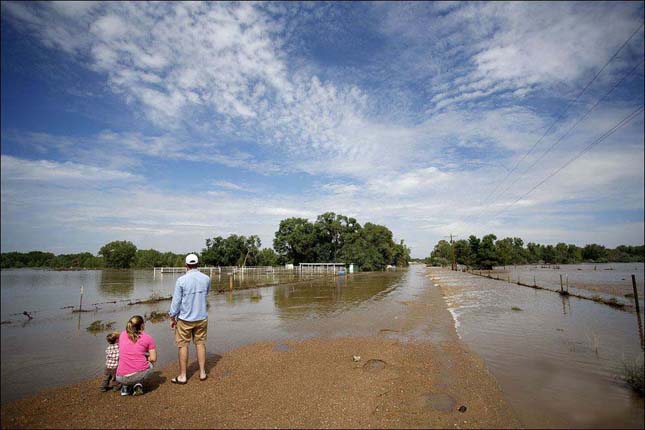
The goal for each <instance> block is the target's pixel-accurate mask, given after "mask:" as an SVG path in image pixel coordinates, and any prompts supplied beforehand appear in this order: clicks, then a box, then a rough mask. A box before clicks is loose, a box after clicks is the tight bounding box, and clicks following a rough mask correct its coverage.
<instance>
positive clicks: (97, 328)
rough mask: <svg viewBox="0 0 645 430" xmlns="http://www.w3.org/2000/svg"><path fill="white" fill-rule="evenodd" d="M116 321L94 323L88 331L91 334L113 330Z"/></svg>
mask: <svg viewBox="0 0 645 430" xmlns="http://www.w3.org/2000/svg"><path fill="white" fill-rule="evenodd" d="M115 322H116V321H106V322H103V321H101V320H97V321H94V322H93V323H92V324H90V325H89V327H87V331H89V332H90V333H100V332H102V331H105V330H112V326H113V325H114V323H115Z"/></svg>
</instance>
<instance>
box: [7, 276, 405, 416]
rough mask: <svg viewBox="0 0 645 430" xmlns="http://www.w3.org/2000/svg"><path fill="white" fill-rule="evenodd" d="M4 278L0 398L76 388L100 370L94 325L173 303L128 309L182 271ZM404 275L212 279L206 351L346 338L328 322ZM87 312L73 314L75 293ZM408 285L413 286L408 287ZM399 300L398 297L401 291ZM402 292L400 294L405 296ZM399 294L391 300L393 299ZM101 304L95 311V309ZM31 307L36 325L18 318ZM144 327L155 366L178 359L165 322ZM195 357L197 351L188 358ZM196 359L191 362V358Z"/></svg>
mask: <svg viewBox="0 0 645 430" xmlns="http://www.w3.org/2000/svg"><path fill="white" fill-rule="evenodd" d="M1 274H2V288H1V293H2V312H1V314H2V321H3V322H5V321H7V322H6V323H3V324H2V326H1V335H2V339H1V340H2V365H1V367H2V402H3V403H4V402H7V401H10V400H13V399H17V398H21V397H24V396H26V395H29V394H34V393H36V392H38V391H40V390H42V389H45V388H48V387H55V386H59V385H64V384H68V383H74V382H80V381H83V380H86V379H88V378H92V377H94V376H96V375H99V374H101V373H102V371H103V365H104V351H105V347H106V345H107V344H106V342H105V334H106V333H107V332H100V333H96V334H92V333H90V332H89V331H88V330H87V327H88V326H89V325H90V324H91V323H92V322H94V321H97V320H101V321H103V322H114V324H113V329H114V330H118V331H120V330H123V329H124V326H125V323H126V321H127V320H128V319H129V318H130V317H131V316H132V315H135V314H140V315H150V314H151V313H152V312H159V313H162V314H165V313H167V312H168V308H169V307H170V301H161V302H157V303H151V304H138V305H129V303H130V302H131V301H137V300H141V299H145V298H149V297H150V296H152V295H155V296H161V297H163V296H168V295H171V294H172V292H173V289H174V285H175V281H176V279H177V277H178V276H179V275H164V276H163V278H161V277H160V276H159V275H158V274H157V276H156V278H155V277H153V272H152V271H142V270H136V271H135V270H130V271H108V270H105V271H46V270H30V269H20V270H3V271H2V272H1ZM402 276H404V273H402V272H398V273H396V272H386V273H373V274H370V273H367V274H356V275H352V276H345V277H334V276H326V277H321V276H320V275H315V277H313V278H312V279H308V277H306V276H299V275H297V274H283V275H281V276H277V275H275V274H267V275H261V276H245V277H244V278H243V279H239V278H237V279H236V280H235V283H236V284H235V286H236V287H237V286H238V285H239V284H240V283H243V285H245V286H249V285H253V284H254V283H255V284H256V285H266V284H269V283H277V282H284V283H286V284H285V285H277V286H271V287H260V288H253V289H247V290H234V291H226V292H224V293H222V294H218V292H217V291H218V290H220V289H228V286H229V279H228V277H226V276H222V277H218V276H217V275H216V274H214V275H213V285H212V286H213V288H212V291H211V294H210V297H209V336H208V344H207V350H208V351H209V352H210V353H218V354H221V353H223V352H226V351H229V350H231V349H234V348H237V347H240V346H243V345H247V344H250V343H254V342H258V341H270V340H293V339H304V338H307V337H312V336H315V335H318V334H320V333H321V330H325V331H326V332H327V333H328V334H336V333H351V332H352V331H353V330H354V329H355V328H352V329H349V330H348V327H346V326H344V325H343V326H336V325H334V324H325V323H321V321H326V320H330V319H334V318H337V317H338V316H339V315H343V314H345V313H347V312H348V311H350V310H352V311H360V310H361V309H364V308H365V307H370V306H373V304H374V303H378V302H380V301H382V299H383V298H385V297H389V296H390V295H391V294H392V293H393V292H394V291H395V290H397V289H398V288H399V287H400V286H401V284H400V281H401V278H402ZM81 285H82V286H83V287H84V288H83V290H84V295H83V308H84V309H94V310H93V311H92V312H84V313H72V309H69V308H68V307H69V306H74V307H75V308H78V305H79V301H80V287H81ZM408 289H409V286H408ZM399 295H400V294H399ZM403 295H405V294H403ZM394 296H395V297H396V296H397V295H396V294H395V295H394ZM95 303H98V304H97V305H93V304H95ZM25 310H26V311H29V312H31V314H32V315H33V317H34V318H33V320H28V319H27V317H25V316H24V315H22V312H23V311H25ZM146 331H147V332H148V333H150V334H151V335H152V336H153V337H154V339H155V341H156V342H157V350H158V354H159V364H160V365H161V366H164V365H165V364H168V363H170V362H172V361H174V360H176V347H175V345H174V343H173V341H172V331H171V330H170V328H169V326H168V322H167V321H160V322H157V323H155V322H154V321H149V322H148V324H147V325H146ZM191 355H194V351H192V352H191ZM193 358H194V357H193Z"/></svg>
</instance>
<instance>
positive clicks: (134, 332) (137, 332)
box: [125, 315, 144, 343]
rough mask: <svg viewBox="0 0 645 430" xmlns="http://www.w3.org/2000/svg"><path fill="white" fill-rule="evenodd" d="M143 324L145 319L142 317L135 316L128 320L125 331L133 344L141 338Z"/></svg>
mask: <svg viewBox="0 0 645 430" xmlns="http://www.w3.org/2000/svg"><path fill="white" fill-rule="evenodd" d="M143 323H144V320H143V317H141V316H140V315H135V316H133V317H132V318H130V319H129V320H128V324H127V325H126V327H125V331H126V332H127V333H128V337H129V338H130V340H131V341H132V342H133V343H137V340H138V339H139V336H141V332H142V331H143V330H142V327H143Z"/></svg>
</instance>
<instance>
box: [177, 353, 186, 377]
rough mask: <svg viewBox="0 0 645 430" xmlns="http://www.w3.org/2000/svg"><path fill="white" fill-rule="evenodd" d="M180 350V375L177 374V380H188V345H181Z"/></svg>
mask: <svg viewBox="0 0 645 430" xmlns="http://www.w3.org/2000/svg"><path fill="white" fill-rule="evenodd" d="M178 350H179V353H178V355H179V376H177V380H178V381H179V382H185V381H186V369H187V368H188V345H186V346H180V347H179V348H178Z"/></svg>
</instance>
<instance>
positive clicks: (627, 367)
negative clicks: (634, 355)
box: [623, 360, 645, 396]
mask: <svg viewBox="0 0 645 430" xmlns="http://www.w3.org/2000/svg"><path fill="white" fill-rule="evenodd" d="M644 379H645V364H644V363H643V360H640V361H638V360H633V361H625V362H623V380H624V381H625V382H627V383H628V384H629V386H630V387H632V390H634V391H636V392H637V393H638V394H640V395H641V396H643V395H645V385H644V382H643V380H644Z"/></svg>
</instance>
